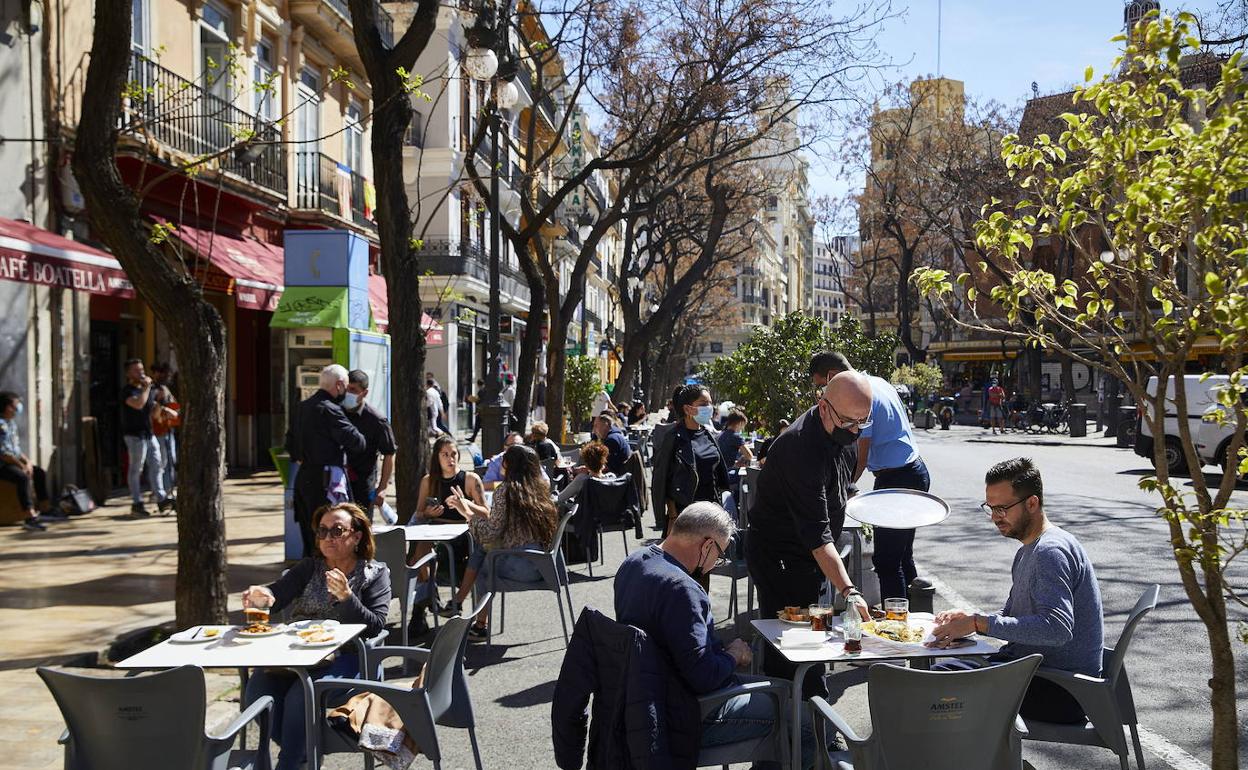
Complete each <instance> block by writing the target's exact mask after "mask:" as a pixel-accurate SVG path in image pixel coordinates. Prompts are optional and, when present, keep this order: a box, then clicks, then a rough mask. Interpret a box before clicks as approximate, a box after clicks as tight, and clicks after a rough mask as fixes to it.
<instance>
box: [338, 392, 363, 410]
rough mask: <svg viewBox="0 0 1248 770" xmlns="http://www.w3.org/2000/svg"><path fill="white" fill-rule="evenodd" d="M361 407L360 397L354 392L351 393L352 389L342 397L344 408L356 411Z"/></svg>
mask: <svg viewBox="0 0 1248 770" xmlns="http://www.w3.org/2000/svg"><path fill="white" fill-rule="evenodd" d="M359 407H360V397H359V396H357V395H355V394H354V393H351V392H350V391H348V392H347V394H346V395H345V396H343V397H342V408H343V409H350V410H352V411H354V410H356V409H358V408H359Z"/></svg>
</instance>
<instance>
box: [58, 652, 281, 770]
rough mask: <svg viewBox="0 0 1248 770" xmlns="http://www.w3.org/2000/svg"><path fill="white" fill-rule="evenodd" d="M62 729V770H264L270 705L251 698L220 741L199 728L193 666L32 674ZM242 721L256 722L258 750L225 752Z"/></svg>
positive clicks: (199, 694) (200, 709)
mask: <svg viewBox="0 0 1248 770" xmlns="http://www.w3.org/2000/svg"><path fill="white" fill-rule="evenodd" d="M38 673H39V677H40V678H41V679H43V682H44V684H46V685H47V686H48V689H49V690H51V691H52V697H53V698H55V699H56V705H57V706H59V707H60V709H61V715H62V716H63V717H64V718H65V724H66V726H67V729H66V731H65V734H63V735H62V736H61V743H63V744H64V745H65V770H131V768H136V767H184V768H188V770H227V768H243V769H245V770H268V768H269V736H270V734H271V733H270V729H271V726H270V724H269V721H270V719H271V717H272V713H273V699H272V698H271V697H269V696H267V695H266V696H264V697H262V698H258V699H256V701H255V702H254V703H252V704H251V705H250V706H248V707H247V709H246V710H245V711H243V713H241V714H239V715H238V716H237V717H236V718H235V719H234V721H233V722H231V723H230V724H229V726H228V727H226V728H225V731H224V732H222V733H221V734H220V735H209V734H207V733H206V732H205V730H204V716H205V713H206V711H207V703H208V699H207V694H206V691H205V687H204V672H203V671H202V670H201V669H199V668H198V667H196V666H179V667H178V668H173V669H169V670H167V671H158V672H155V673H151V674H141V675H139V676H131V677H124V678H115V677H95V676H84V675H82V674H72V673H69V672H67V671H58V670H56V669H51V668H43V667H41V668H39V669H38ZM248 722H258V723H259V724H260V743H259V749H258V750H257V751H254V752H251V751H232V749H233V746H234V738H235V736H237V735H238V733H239V732H240V731H241V730H242V729H243V726H244V725H246V724H247V723H248Z"/></svg>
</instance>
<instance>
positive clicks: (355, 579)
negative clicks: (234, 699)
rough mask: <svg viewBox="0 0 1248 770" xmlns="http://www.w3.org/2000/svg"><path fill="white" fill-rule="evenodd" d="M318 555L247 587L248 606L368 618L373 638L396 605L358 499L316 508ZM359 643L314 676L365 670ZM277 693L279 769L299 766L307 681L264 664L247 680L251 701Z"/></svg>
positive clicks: (367, 634) (297, 616)
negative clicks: (392, 604) (267, 581)
mask: <svg viewBox="0 0 1248 770" xmlns="http://www.w3.org/2000/svg"><path fill="white" fill-rule="evenodd" d="M312 532H313V533H314V534H315V542H314V545H313V548H312V555H311V556H308V557H306V558H304V559H303V560H302V561H300V562H299V563H298V564H296V565H295V566H293V567H291V568H290V569H289V570H287V572H286V573H285V574H284V575H282V576H281V577H280V578H278V579H277V580H276V581H275V582H273V583H270V584H269V585H267V586H252V587H250V588H248V589H247V590H246V591H245V592H244V593H243V607H244V608H247V607H268V608H270V611H271V612H280V611H282V610H288V615H289V619H290V620H292V621H295V620H336V621H338V622H339V623H362V624H364V625H365V626H366V628H365V630H364V631H363V632H362V633H361V634H360V635H361V636H362V637H364V638H372V637H374V636H376V635H377V634H379V633H381V631H382V629H383V628H384V627H385V625H386V613H387V612H388V611H389V608H390V570H389V569H387V568H386V565H385V564H383V563H381V562H379V561H375V560H374V559H373V556H374V555H375V553H376V546H375V544H374V542H373V531H372V527H371V526H370V525H369V522H368V516H367V514H365V513H364V511H362V510H360V508H359V506H357V505H354V504H352V503H337V504H334V505H326V506H323V507H322V508H320V509H319V510H318V511H317V512H316V513H314V514H313V515H312ZM359 673H360V670H359V660H358V659H357V658H356V656H355V654H354V651H350V652H348V653H345V654H344V653H341V652H340V653H338V654H337V655H336V656H334V657H333V658H331V659H330V660H329V661H328V662H327V663H324V664H322V665H321V666H319V667H317V668H314V669H310V670H309V671H308V674H309V675H311V677H312V679H328V678H334V679H349V678H353V677H357V676H359ZM261 695H272V696H273V701H274V705H273V740H274V741H275V742H276V743H277V745H278V746H280V747H281V751H280V752H279V754H278V758H277V767H276V768H275V770H294V769H295V768H297V767H299V766H300V764H301V763H302V762H303V761H304V754H305V746H306V736H305V734H304V707H303V688H302V687H301V686H300V684H299V680H298V678H297V677H296V676H295V675H294V674H292V673H289V672H286V671H281V670H273V669H261V670H257V671H254V672H252V675H251V679H250V681H248V683H247V693H246V702H247V703H248V704H250V703H252V702H253V701H255V700H256V699H257V698H259V697H260V696H261Z"/></svg>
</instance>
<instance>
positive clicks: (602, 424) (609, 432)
mask: <svg viewBox="0 0 1248 770" xmlns="http://www.w3.org/2000/svg"><path fill="white" fill-rule="evenodd" d="M594 436H596V437H597V438H598V440H599V441H601V442H602V443H603V444H605V445H606V446H607V470H608V471H610V472H612V473H614V474H615V475H617V476H620V475H622V474H624V473H625V472H627V471H628V468H627V467H626V465H627V463H628V457H629V455H631V454H632V453H633V449H632V447H630V446H629V445H628V436H626V435H624V431H622V430H620V429H619V428H618V427H617V426H616V425H615V423H614V422H613V421H612V419H611V415H610V414H609V413H605V412H604V413H603V414H600V415H598V416H597V417H595V418H594Z"/></svg>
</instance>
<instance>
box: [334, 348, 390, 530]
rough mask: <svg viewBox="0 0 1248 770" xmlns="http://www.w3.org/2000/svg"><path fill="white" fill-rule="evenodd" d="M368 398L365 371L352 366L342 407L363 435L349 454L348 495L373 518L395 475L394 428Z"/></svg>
mask: <svg viewBox="0 0 1248 770" xmlns="http://www.w3.org/2000/svg"><path fill="white" fill-rule="evenodd" d="M367 398H368V373H367V372H364V371H363V370H360V369H352V370H351V373H350V374H348V375H347V395H346V398H345V399H343V402H342V408H343V411H345V412H346V413H347V419H348V420H350V421H351V424H352V425H354V426H355V429H356V430H358V431H359V432H360V433H361V435H363V436H364V451H363V452H360V453H359V454H348V455H347V463H348V464H349V468H348V470H350V474H351V498H352V499H353V500H355V502H357V503H359V505H360V507H361V508H363V509H364V510H365V511H366V512H367V513H368V518H369V519H370V520H371V519H372V518H373V509H374V508H380V507H381V506H382V505H384V504H385V502H386V490H387V489H389V488H390V477H391V476H393V475H394V453H395V452H396V451H397V447H396V446H395V444H394V431H393V430H392V429H391V428H390V421H389V420H387V419H386V418H385V417H383V416H382V415H381V413H380V412H378V411H377V410H376V409H374V408H373V406H372V404H369V403H368V402H367V401H366V400H365V399H367ZM377 455H381V473H380V474H378V472H377Z"/></svg>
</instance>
